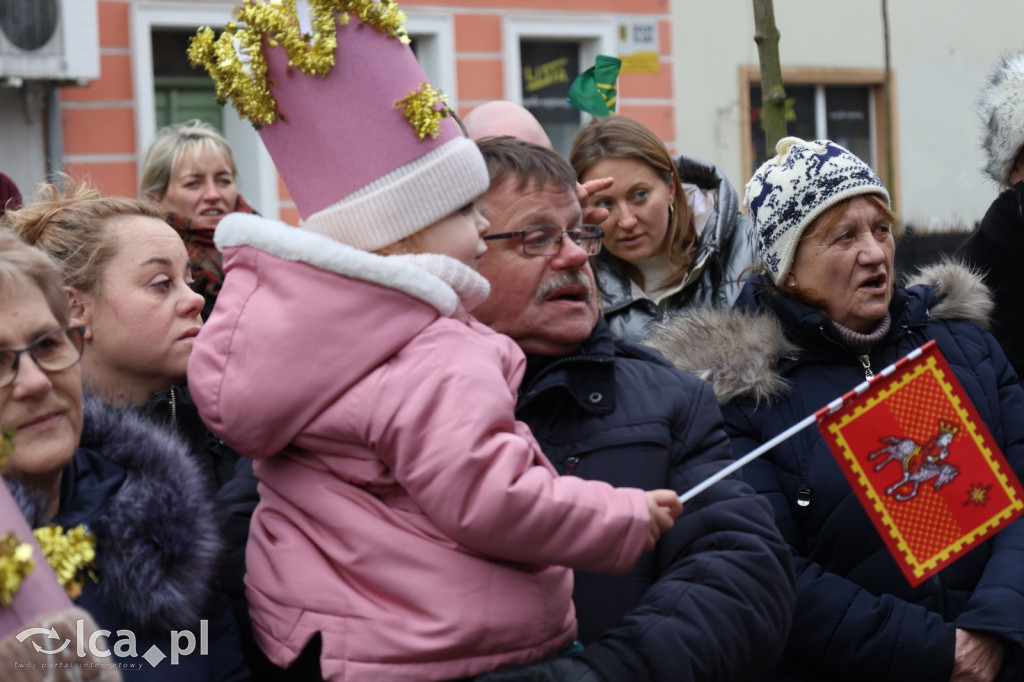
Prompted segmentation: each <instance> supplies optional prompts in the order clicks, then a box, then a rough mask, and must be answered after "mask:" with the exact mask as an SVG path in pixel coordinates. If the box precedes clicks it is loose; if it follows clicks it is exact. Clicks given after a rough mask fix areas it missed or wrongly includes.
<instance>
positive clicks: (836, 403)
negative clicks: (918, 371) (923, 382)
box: [679, 341, 935, 503]
mask: <svg viewBox="0 0 1024 682" xmlns="http://www.w3.org/2000/svg"><path fill="white" fill-rule="evenodd" d="M934 344H935V341H928V343H926V344H924V345H923V346H921V347H920V348H917V349H915V350H912V351H911V352H910V353H908V354H907V355H906V356H904V357H902V358H900V359H899V360H897V361H896V362H894V363H892V364H891V365H889V366H888V367H886V368H885V369H883V370H882V371H881V372H879V373H878V374H877V375H875V376H873V377H871V378H870V379H868V380H867V381H863V382H861V383H860V384H858V385H857V386H856V387H855V388H854V389H853V390H852V391H850V392H849V393H846V394H844V395H842V396H840V397H838V398H836V399H835V400H833V401H832V402H830V403H829V404H828V405H827V406H826V407H825V410H824V412H827V413H829V414H831V413H833V412H835V411H836V410H838V409H839V408H841V407H842V406H843V404H844V403H845V402H846V401H847V400H849V399H850V398H853V397H854V396H858V395H861V394H862V393H864V391H866V390H868V388H869V387H870V386H871V384H873V383H875V382H876V381H878V380H880V379H881V378H882V377H887V376H889V375H890V374H892V373H893V372H895V371H896V369H897V368H898V367H899V366H900V365H902V364H903V363H905V362H908V361H910V360H914V359H916V358H918V357H919V356H920V355H921V354H922V353H924V350H925V349H926V348H927V347H929V346H931V345H934ZM819 412H821V410H819ZM817 414H818V413H814V414H810V415H807V416H806V417H804V418H803V419H801V420H800V421H799V422H797V423H796V424H794V425H793V426H790V427H789V428H788V429H786V430H785V431H783V432H782V433H780V434H779V435H777V436H775V437H774V438H772V439H771V440H770V441H768V442H766V443H764V444H762V445H760V446H759V447H757V448H754V449H753V450H751V451H750V452H748V453H747V454H745V455H743V457H741V458H739V459H738V460H736V461H735V462H733V463H732V464H730V465H729V466H727V467H725V468H724V469H722V470H721V471H719V472H717V473H714V474H712V475H711V476H709V477H708V478H706V479H704V480H703V481H701V482H700V483H698V484H697V485H695V486H693V487H692V488H690V489H689V490H687V491H686V492H685V493H683V494H682V495H680V496H679V501H680V502H683V503H685V502H686V501H687V500H691V499H693V498H694V497H696V496H697V495H698V494H700V493H702V492H704V491H705V490H707V489H708V488H710V487H711V486H713V485H714V484H715V483H718V482H719V481H721V480H722V479H723V478H725V477H726V476H728V475H729V474H731V473H732V472H734V471H736V470H737V469H739V468H741V467H744V466H746V465H747V464H750V463H751V462H753V461H754V460H755V459H757V458H758V457H760V456H761V455H763V454H764V453H766V452H768V451H769V450H771V449H772V448H774V447H775V446H776V445H778V444H779V443H781V442H782V441H784V440H787V439H789V438H792V437H793V435H795V434H796V433H798V432H800V431H803V430H804V429H806V428H807V427H808V426H810V425H811V424H813V423H815V422H816V421H817V419H818V417H817Z"/></svg>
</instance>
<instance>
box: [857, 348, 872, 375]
mask: <svg viewBox="0 0 1024 682" xmlns="http://www.w3.org/2000/svg"><path fill="white" fill-rule="evenodd" d="M857 359H858V360H860V364H861V366H863V367H864V378H865V379H870V378H872V377H873V376H875V373H874V372H872V371H871V358H870V357H868V354H867V353H865V354H864V355H858V356H857Z"/></svg>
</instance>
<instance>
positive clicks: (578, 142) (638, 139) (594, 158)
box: [569, 114, 697, 288]
mask: <svg viewBox="0 0 1024 682" xmlns="http://www.w3.org/2000/svg"><path fill="white" fill-rule="evenodd" d="M612 158H617V159H632V160H634V161H639V162H640V163H642V164H645V165H646V166H648V167H650V168H651V170H653V171H654V172H655V173H656V174H657V175H658V176H659V177H660V178H662V179H663V180H664V181H665V182H666V184H668V185H669V187H672V188H673V189H674V190H675V198H674V199H673V201H672V204H671V209H672V210H671V212H670V213H669V215H668V216H667V217H666V220H667V221H668V229H667V230H666V232H665V241H664V242H662V245H661V250H662V251H663V252H664V253H665V255H666V256H667V258H668V262H669V264H671V265H672V266H673V271H674V274H673V275H672V277H671V278H669V280H668V281H666V282H662V283H660V284H661V286H662V287H673V286H676V285H678V284H679V283H680V282H682V281H683V278H685V277H686V271H687V270H688V269H689V267H690V262H691V261H692V260H693V256H694V253H695V252H696V250H697V228H696V227H695V226H694V224H693V211H692V210H690V203H689V202H688V201H687V200H686V193H685V192H683V186H682V182H681V181H680V179H679V169H678V168H677V167H676V162H675V160H674V159H673V158H672V155H671V154H669V153H668V149H667V148H666V147H665V143H664V142H662V141H661V139H660V138H659V137H658V136H657V135H655V134H654V131H652V130H651V129H650V128H648V127H647V126H645V125H644V124H643V123H640V122H639V121H636V120H634V119H632V118H628V117H626V116H622V115H621V114H620V115H616V116H609V117H607V118H597V119H594V120H593V121H592V122H591V123H590V124H588V125H587V126H585V127H584V128H583V129H581V130H580V131H579V133H577V134H576V139H575V140H573V143H572V149H571V150H570V152H569V162H570V163H571V164H572V167H573V170H575V171H576V177H577V178H578V179H582V178H583V175H584V173H586V172H587V170H588V169H589V168H590V167H591V166H593V165H594V164H596V163H597V162H598V161H601V160H603V159H612ZM596 257H597V258H598V259H601V260H606V261H609V262H611V263H613V264H614V265H615V266H617V268H618V269H619V270H621V271H622V272H623V273H624V274H625V275H626V276H627V277H629V279H631V280H632V281H634V282H636V283H637V284H639V285H640V286H641V288H646V283H645V282H644V277H643V273H641V272H640V268H638V267H636V266H635V265H633V264H632V263H630V262H628V261H625V260H623V259H621V258H619V257H617V256H615V255H613V254H612V253H611V252H610V251H608V249H602V251H601V253H599V254H598V255H597V256H596Z"/></svg>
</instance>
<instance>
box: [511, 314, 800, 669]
mask: <svg viewBox="0 0 1024 682" xmlns="http://www.w3.org/2000/svg"><path fill="white" fill-rule="evenodd" d="M529 360H530V363H529V368H528V372H527V377H526V379H525V380H524V381H523V384H522V386H521V388H520V400H519V405H518V408H517V411H516V416H517V417H519V418H520V419H521V420H523V421H524V422H526V423H527V424H528V425H529V426H530V428H531V429H532V430H533V433H534V435H535V436H536V437H537V440H538V441H539V442H540V444H541V446H542V448H543V450H544V453H545V454H546V455H547V456H548V458H549V459H550V460H551V462H552V463H553V464H554V465H555V467H556V468H557V469H558V470H559V471H560V472H561V473H562V474H567V475H574V476H582V477H584V478H588V479H599V480H603V481H607V482H609V483H612V484H613V485H616V486H634V487H639V488H643V489H652V488H673V489H675V490H678V491H680V492H684V491H686V490H689V489H690V488H691V487H693V486H695V485H696V484H698V483H700V482H701V481H702V480H704V479H705V478H707V477H708V476H710V475H711V474H713V473H715V472H716V471H718V470H720V469H721V468H722V467H723V466H725V465H727V464H728V463H729V462H730V460H731V449H730V447H729V442H728V439H727V438H726V436H725V433H724V432H723V431H722V421H721V414H720V413H719V410H718V406H717V405H716V404H715V400H714V396H713V395H712V393H711V387H710V386H709V385H708V384H706V383H705V382H703V381H700V380H698V379H696V378H694V377H693V376H690V375H688V374H684V373H682V372H678V371H676V370H675V369H673V368H672V367H671V366H670V365H669V364H668V363H667V362H666V361H665V360H664V358H662V357H661V356H660V355H658V354H656V353H653V352H652V351H650V349H648V348H645V347H643V346H639V345H636V344H633V343H629V342H626V341H622V340H619V339H615V338H614V337H613V336H612V335H611V333H610V332H609V330H608V327H607V326H606V325H605V324H604V322H599V323H598V325H597V327H596V329H595V330H594V332H593V334H592V335H591V337H590V339H589V340H588V341H587V342H586V343H585V344H584V345H583V347H582V348H581V349H580V350H579V351H578V352H576V353H574V354H573V355H570V356H567V357H563V358H538V357H532V358H530V359H529ZM789 564H790V561H789V556H788V551H787V549H786V547H785V544H784V543H783V542H782V539H781V538H780V537H779V535H778V532H777V531H776V530H775V527H774V524H773V523H772V518H771V511H770V509H769V507H768V504H767V502H766V501H765V500H764V499H762V498H759V497H758V496H756V495H755V494H754V492H753V490H751V488H750V487H749V486H748V485H746V484H745V483H743V482H741V481H740V480H738V479H737V478H728V479H726V480H724V481H722V482H720V483H718V484H716V485H714V486H712V487H711V488H710V489H708V490H707V491H705V492H703V493H701V494H700V495H698V496H697V497H695V498H694V499H693V500H691V501H689V502H688V503H687V504H686V508H685V509H684V511H683V515H682V516H681V517H680V518H679V520H678V521H677V522H676V524H675V526H674V527H673V529H672V530H671V531H670V532H669V533H668V534H666V535H665V536H664V537H662V539H661V540H660V541H659V543H658V545H657V547H656V549H655V550H654V551H653V552H649V553H646V554H644V555H642V556H641V558H640V561H639V562H638V563H637V565H636V566H635V567H634V569H633V570H632V571H630V572H629V573H628V574H626V575H625V576H619V577H614V576H607V575H595V574H591V573H585V572H581V571H577V572H576V589H575V593H574V595H573V601H574V603H575V605H576V610H577V617H578V620H579V626H580V630H579V637H580V639H581V641H582V642H583V643H584V644H585V645H586V649H585V651H584V652H583V654H582V656H583V658H584V659H585V660H587V662H588V663H590V664H591V665H592V666H594V667H595V668H596V669H597V670H598V671H599V672H600V673H601V674H602V675H603V676H604V678H605V679H607V680H609V681H611V680H636V681H643V680H665V681H668V680H672V681H680V682H685V681H687V680H695V681H696V680H716V681H725V680H748V679H750V678H751V677H752V676H755V675H757V674H758V673H764V672H765V671H766V670H768V669H769V668H770V666H771V665H772V663H773V662H774V660H775V659H776V658H777V657H778V655H779V653H780V651H781V647H782V643H783V641H784V639H785V634H786V631H787V628H788V626H789V619H790V615H791V612H792V607H793V604H792V600H793V592H792V589H793V586H792V574H791V568H790V565H789Z"/></svg>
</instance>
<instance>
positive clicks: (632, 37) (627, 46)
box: [619, 17, 661, 73]
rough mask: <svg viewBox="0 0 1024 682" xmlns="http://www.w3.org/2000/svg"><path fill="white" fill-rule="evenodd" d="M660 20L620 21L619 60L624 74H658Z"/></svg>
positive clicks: (626, 19) (646, 18)
mask: <svg viewBox="0 0 1024 682" xmlns="http://www.w3.org/2000/svg"><path fill="white" fill-rule="evenodd" d="M659 52H660V50H659V46H658V20H657V19H656V18H654V17H621V18H620V19H619V59H621V60H622V73H658V71H659V70H660V69H661V65H660V63H659V61H658V54H659Z"/></svg>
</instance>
